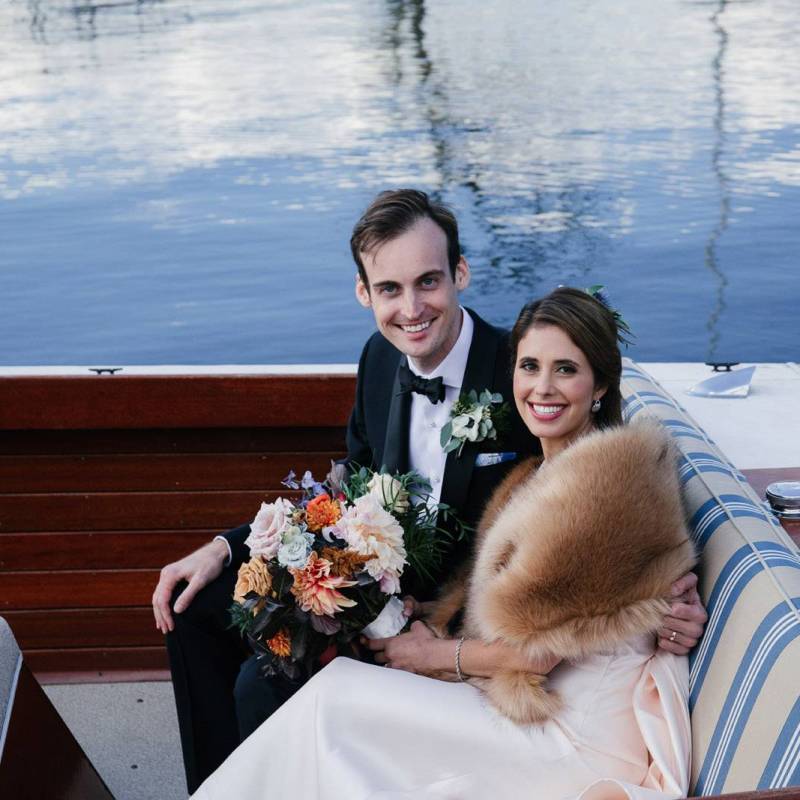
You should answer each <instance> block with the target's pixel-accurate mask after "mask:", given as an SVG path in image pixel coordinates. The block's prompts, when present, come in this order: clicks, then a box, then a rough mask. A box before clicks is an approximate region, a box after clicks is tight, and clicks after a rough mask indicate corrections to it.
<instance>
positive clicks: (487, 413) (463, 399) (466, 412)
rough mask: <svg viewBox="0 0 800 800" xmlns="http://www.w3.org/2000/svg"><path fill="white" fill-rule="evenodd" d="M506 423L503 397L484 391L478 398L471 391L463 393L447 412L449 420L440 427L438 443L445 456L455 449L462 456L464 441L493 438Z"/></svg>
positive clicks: (480, 440) (505, 408)
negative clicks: (439, 442)
mask: <svg viewBox="0 0 800 800" xmlns="http://www.w3.org/2000/svg"><path fill="white" fill-rule="evenodd" d="M507 422H508V403H504V402H503V395H501V394H498V393H497V392H490V391H489V390H488V389H484V390H483V391H482V392H481V393H480V396H479V395H478V393H477V392H476V391H475V390H474V389H470V391H469V392H462V393H461V395H460V396H459V398H458V400H456V402H455V403H453V407H452V409H450V419H449V420H448V421H447V423H446V424H445V425H444V426H443V427H442V432H441V435H440V437H439V438H440V441H441V443H442V447H443V448H444V451H445V453H450V452H452V451H453V450H458V453H457V454H456V455H457V456H460V455H461V451H462V450H463V449H464V445H465V444H466V443H467V442H483V441H485V440H486V439H496V438H497V434H498V431H499V432H500V433H503V432H504V429H505V426H506V424H507Z"/></svg>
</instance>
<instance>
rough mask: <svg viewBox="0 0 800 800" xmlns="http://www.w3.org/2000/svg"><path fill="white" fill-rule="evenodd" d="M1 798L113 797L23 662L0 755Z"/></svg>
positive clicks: (83, 799) (81, 799)
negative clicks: (0, 754)
mask: <svg viewBox="0 0 800 800" xmlns="http://www.w3.org/2000/svg"><path fill="white" fill-rule="evenodd" d="M0 797H2V798H7V800H45V798H46V799H47V800H50V798H58V800H114V798H113V795H112V794H111V792H110V791H109V790H108V787H107V786H106V785H105V783H103V780H102V779H101V778H100V776H99V774H98V773H97V771H96V770H95V768H94V767H93V766H92V764H91V762H90V761H89V759H88V758H87V757H86V754H85V753H84V752H83V750H82V749H81V747H80V745H79V744H78V743H77V741H75V737H74V736H73V735H72V733H71V732H70V730H69V728H68V727H67V726H66V724H65V723H64V721H63V720H62V719H61V717H60V716H59V715H58V712H57V711H56V710H55V708H54V707H53V704H52V703H51V702H50V700H49V699H48V697H47V695H45V693H44V691H43V690H42V688H41V686H39V684H38V683H36V680H35V679H34V678H33V676H32V675H31V673H30V671H29V668H28V666H26V665H24V664H23V666H22V671H21V672H20V676H19V683H18V684H17V691H16V696H15V698H14V705H13V708H12V710H11V716H10V720H9V725H8V731H7V736H6V740H5V746H4V748H3V753H2V759H0Z"/></svg>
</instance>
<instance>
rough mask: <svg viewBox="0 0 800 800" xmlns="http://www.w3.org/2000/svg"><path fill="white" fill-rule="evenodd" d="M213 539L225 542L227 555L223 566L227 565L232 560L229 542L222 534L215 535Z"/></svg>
mask: <svg viewBox="0 0 800 800" xmlns="http://www.w3.org/2000/svg"><path fill="white" fill-rule="evenodd" d="M214 541H215V542H216V541H220V542H225V547H227V548H228V557H227V558H226V559H225V566H226V567H229V566H230V565H231V561H233V550H231V543H230V542H229V541H228V540H227V539H226V538H225V537H224V536H215V537H214Z"/></svg>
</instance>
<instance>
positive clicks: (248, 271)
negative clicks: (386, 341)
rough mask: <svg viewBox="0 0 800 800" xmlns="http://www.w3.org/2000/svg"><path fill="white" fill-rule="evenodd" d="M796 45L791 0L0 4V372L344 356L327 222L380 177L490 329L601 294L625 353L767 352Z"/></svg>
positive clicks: (362, 322)
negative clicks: (304, 313) (625, 334)
mask: <svg viewBox="0 0 800 800" xmlns="http://www.w3.org/2000/svg"><path fill="white" fill-rule="evenodd" d="M709 20H710V21H709ZM798 37H800V13H799V12H798V10H797V8H796V4H795V2H794V0H755V1H754V2H748V3H739V2H732V1H731V0H714V3H713V4H709V3H701V4H695V3H686V2H679V0H667V2H664V3H658V4H647V5H646V7H644V6H642V4H640V3H638V2H636V1H635V0H621V2H620V0H597V2H595V3H591V4H587V3H586V2H585V0H564V2H563V3H559V4H553V3H545V2H544V0H532V2H531V3H530V4H526V5H524V7H521V6H520V5H519V4H518V3H515V2H513V0H497V2H496V3H493V4H480V3H475V2H467V3H464V2H463V1H462V2H457V0H437V2H435V3H433V2H425V0H385V2H384V3H382V4H375V3H371V2H368V0H340V2H337V3H336V4H330V3H327V2H324V0H295V2H292V3H287V2H285V0H267V2H255V1H254V0H226V2H225V3H220V2H219V0H191V2H189V0H137V1H136V2H134V1H133V0H122V1H121V2H118V3H117V2H111V1H110V2H97V3H94V2H88V0H84V2H67V1H66V0H12V1H11V2H8V3H6V4H2V5H0V49H2V51H3V52H4V55H5V56H6V57H5V58H4V59H3V60H2V62H0V226H2V230H3V247H2V248H0V298H2V301H0V302H4V303H8V304H9V308H10V309H11V311H10V313H4V314H0V338H3V339H4V340H5V339H7V338H9V337H13V339H14V342H15V345H14V347H12V348H8V349H7V350H6V353H5V354H0V359H5V361H6V363H9V362H14V361H24V362H30V361H35V360H43V361H48V360H56V361H61V362H63V361H65V360H73V361H75V360H77V361H90V360H108V359H110V360H114V361H120V362H123V361H128V362H130V361H136V360H139V361H141V360H142V359H145V358H146V359H154V360H156V361H159V360H173V361H186V360H198V361H215V360H218V361H251V362H252V361H269V360H279V361H293V360H298V359H299V360H304V359H312V360H320V359H326V358H330V359H331V360H341V359H342V358H352V357H354V356H355V355H357V353H358V347H359V344H360V341H361V340H362V338H363V336H364V335H365V334H366V332H367V331H368V330H369V328H370V320H369V317H368V315H362V316H358V312H357V311H356V310H354V307H353V301H352V287H351V286H350V285H349V277H348V279H347V280H344V281H343V280H342V279H341V276H342V275H346V276H350V275H351V272H352V266H351V264H350V263H349V256H348V253H347V246H346V242H347V234H348V231H349V227H350V225H351V224H352V222H353V220H354V219H355V218H356V217H357V216H358V214H359V213H360V211H361V210H362V208H363V206H364V205H365V203H366V202H367V201H368V200H369V199H370V197H371V196H372V195H373V194H374V193H375V192H376V191H379V190H381V189H384V188H387V187H388V186H396V185H407V184H414V185H419V186H422V187H423V188H426V189H428V190H430V191H432V192H433V193H434V194H435V195H436V196H437V197H439V198H441V199H442V200H444V201H446V202H448V203H450V204H452V205H453V206H454V208H455V210H456V212H457V214H458V216H459V220H460V222H461V227H462V232H463V241H464V245H465V249H466V253H467V256H468V257H469V259H470V262H471V265H472V266H473V275H474V279H473V286H472V287H471V289H470V291H469V292H468V294H467V296H466V298H465V300H466V302H468V303H470V304H472V305H474V306H475V307H476V308H477V309H478V310H479V311H481V312H482V313H484V314H485V315H486V316H487V317H489V318H491V319H492V320H494V321H496V322H498V323H508V322H510V321H511V319H512V318H513V316H514V314H515V312H516V309H517V307H518V305H519V304H520V303H521V302H522V300H524V299H527V298H528V297H530V296H531V295H534V294H536V293H539V292H541V291H545V290H547V289H549V288H551V287H552V286H554V285H556V284H558V283H577V284H590V283H605V284H606V285H608V286H609V287H610V288H611V290H612V293H613V295H614V298H615V302H617V304H618V305H620V306H621V307H622V308H623V309H624V311H625V316H626V318H628V319H629V320H630V321H631V324H632V325H633V327H634V329H635V330H636V333H637V334H638V340H637V341H638V342H640V343H642V344H641V345H640V347H641V349H640V350H638V351H637V352H635V353H634V355H638V356H640V357H649V358H653V357H660V358H677V357H680V358H694V359H697V360H700V359H705V358H731V359H745V358H747V357H748V353H750V354H752V355H751V357H754V356H756V355H758V356H759V357H764V355H763V354H762V351H764V350H765V348H768V349H769V353H770V357H779V356H778V354H779V353H784V357H787V358H789V357H791V354H789V353H788V347H789V345H785V344H780V342H781V341H782V340H781V338H780V337H777V338H778V343H779V346H778V349H776V348H775V342H774V340H773V337H769V336H768V335H767V334H766V331H767V330H770V331H773V332H774V331H776V329H777V331H778V332H780V331H783V332H784V333H786V336H784V337H783V339H784V340H786V341H787V342H788V341H790V336H789V333H790V330H789V329H790V327H791V322H790V312H789V309H788V303H789V300H788V297H787V293H786V292H785V290H784V287H785V285H786V282H787V280H789V279H790V278H789V276H790V274H791V270H792V269H793V268H794V265H793V262H792V253H794V252H796V251H797V250H798V247H800V232H798V230H797V226H796V213H797V209H798V206H799V205H800V144H798V142H800V99H799V98H798V96H797V93H796V90H795V85H796V75H797V74H798V73H800V54H799V53H800V51H798V50H797V48H796V47H795V46H794V42H795V41H796V40H797V38H798ZM709 65H711V70H710V71H709ZM709 166H710V167H711V168H710V169H709ZM43 225H44V229H45V230H46V232H47V236H43V235H42V230H43V227H42V226H43ZM763 263H768V264H769V269H767V270H765V271H763V272H762V273H761V274H760V275H759V279H758V281H755V280H754V269H755V268H756V267H757V266H760V265H761V264H763ZM287 274H288V275H291V276H292V277H291V280H289V281H287V279H286V275H287ZM287 292H288V294H287ZM87 298H89V299H91V300H92V303H91V308H90V310H89V311H87V310H86V308H87ZM298 303H300V304H303V305H305V304H307V303H313V305H314V309H315V314H314V318H313V320H312V323H311V326H310V328H309V329H308V331H307V335H306V337H305V338H302V337H299V336H298V335H297V333H296V330H295V328H296V315H295V314H294V313H293V309H294V308H295V307H296V306H297V304H298ZM748 304H750V306H754V308H751V309H750V312H751V313H749V314H748V315H747V321H746V322H747V324H746V325H745V326H743V327H742V326H741V322H740V321H741V318H742V316H743V315H742V313H741V311H742V308H743V307H744V306H747V305H748ZM43 309H50V311H49V313H47V314H45V313H44V312H43ZM231 316H233V317H235V318H236V319H237V320H239V321H240V326H239V329H238V330H236V331H234V330H232V327H233V326H230V325H228V324H226V320H227V319H228V318H230V317H231ZM330 320H336V325H337V331H338V335H337V336H336V337H331V336H330V335H329V331H330V327H329V326H330ZM734 326H737V327H734ZM98 331H101V332H102V336H98V333H97V332H98ZM665 331H669V333H668V335H667V334H665ZM780 347H783V350H780Z"/></svg>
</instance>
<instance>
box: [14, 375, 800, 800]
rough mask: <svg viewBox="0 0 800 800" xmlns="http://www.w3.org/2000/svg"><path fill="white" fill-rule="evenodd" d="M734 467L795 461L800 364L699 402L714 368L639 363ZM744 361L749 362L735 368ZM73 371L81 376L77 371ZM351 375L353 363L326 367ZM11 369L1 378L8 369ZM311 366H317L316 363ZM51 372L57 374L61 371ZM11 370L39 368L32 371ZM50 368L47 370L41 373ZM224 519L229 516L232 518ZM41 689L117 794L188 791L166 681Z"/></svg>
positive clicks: (163, 799) (151, 799)
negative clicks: (699, 389) (733, 393)
mask: <svg viewBox="0 0 800 800" xmlns="http://www.w3.org/2000/svg"><path fill="white" fill-rule="evenodd" d="M641 366H643V367H644V369H645V370H646V371H647V372H649V373H650V375H652V377H653V378H655V379H656V380H657V381H658V382H659V383H660V384H661V385H662V386H663V387H664V388H665V389H666V390H667V391H668V392H669V393H670V394H671V395H672V396H673V397H674V398H675V399H676V400H677V401H678V403H679V404H680V405H681V406H683V407H684V408H685V409H686V410H687V411H688V412H689V414H691V415H692V416H693V417H694V418H695V419H696V420H697V422H698V423H699V424H700V426H701V427H703V428H704V429H705V431H706V432H707V433H708V434H709V436H710V437H711V438H712V439H713V440H714V441H715V442H716V443H717V444H718V445H719V447H720V448H721V449H722V451H723V452H724V453H725V454H726V455H727V456H728V457H729V458H730V460H731V461H732V462H733V463H734V464H735V465H736V466H737V467H739V468H740V469H761V468H768V467H798V466H800V367H798V365H797V364H793V363H789V364H758V365H756V366H757V369H756V372H755V375H754V376H753V381H752V384H751V389H750V394H749V395H748V397H746V398H736V399H728V398H702V397H693V396H690V395H687V394H686V389H688V388H689V387H691V386H693V385H694V384H695V383H697V382H698V381H700V380H702V379H703V378H706V377H709V376H710V375H711V374H712V373H711V370H710V368H709V367H707V366H705V365H703V364H693V363H675V364H642V365H641ZM742 366H749V365H742ZM73 369H75V372H74V373H72V374H86V371H87V370H86V368H85V367H76V368H73ZM328 369H329V370H330V371H335V372H343V373H346V374H349V373H351V372H353V371H354V368H353V367H352V366H351V365H336V366H335V367H332V368H331V367H329V368H328ZM134 370H135V371H136V373H137V374H145V373H146V374H154V373H156V374H181V373H184V374H185V372H188V371H193V372H194V373H197V372H198V371H199V370H198V369H197V368H194V367H192V368H188V369H187V368H175V367H164V368H161V369H159V370H156V369H154V368H151V367H140V368H127V367H126V369H125V372H126V373H127V374H132V372H133V371H134ZM284 370H286V372H288V373H289V374H291V373H292V372H295V373H296V372H306V373H307V372H309V371H312V370H314V368H311V369H309V368H307V367H303V368H302V369H301V368H295V367H291V368H274V367H249V368H241V367H227V368H215V367H207V368H204V369H203V372H204V373H205V374H220V373H223V374H246V373H249V374H263V373H265V372H283V371H284ZM10 371H11V370H10V369H9V370H8V371H7V372H6V373H5V374H10ZM316 371H324V370H322V369H316ZM58 373H59V374H64V371H63V369H62V368H59V369H58ZM14 374H44V373H43V371H39V370H38V368H37V369H34V370H31V371H30V372H28V371H26V372H22V373H21V372H20V371H16V370H15V373H14ZM49 374H53V370H50V371H49ZM231 522H232V523H233V522H235V520H232V521H231ZM46 691H47V694H48V695H49V697H50V699H51V700H52V701H53V703H54V704H55V706H56V708H57V709H58V711H59V712H60V713H61V715H62V716H63V718H64V719H65V721H66V722H67V724H68V725H69V726H70V728H71V729H72V731H73V732H74V734H75V736H76V738H77V739H78V741H79V742H80V743H81V745H82V746H83V748H84V750H85V751H86V753H87V754H88V756H89V758H90V759H91V760H92V762H93V763H94V765H95V766H96V767H97V769H98V771H99V772H100V774H101V775H102V776H103V778H104V779H105V780H106V782H107V783H108V785H109V787H110V789H111V791H112V792H113V793H114V795H115V797H116V798H117V800H177V799H178V798H185V797H186V787H185V783H184V777H183V767H182V762H181V754H180V743H179V737H178V725H177V719H176V717H175V710H174V701H173V695H172V687H171V685H170V684H169V683H166V682H161V683H157V682H149V683H105V684H78V685H76V684H72V685H59V686H48V687H46Z"/></svg>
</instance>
